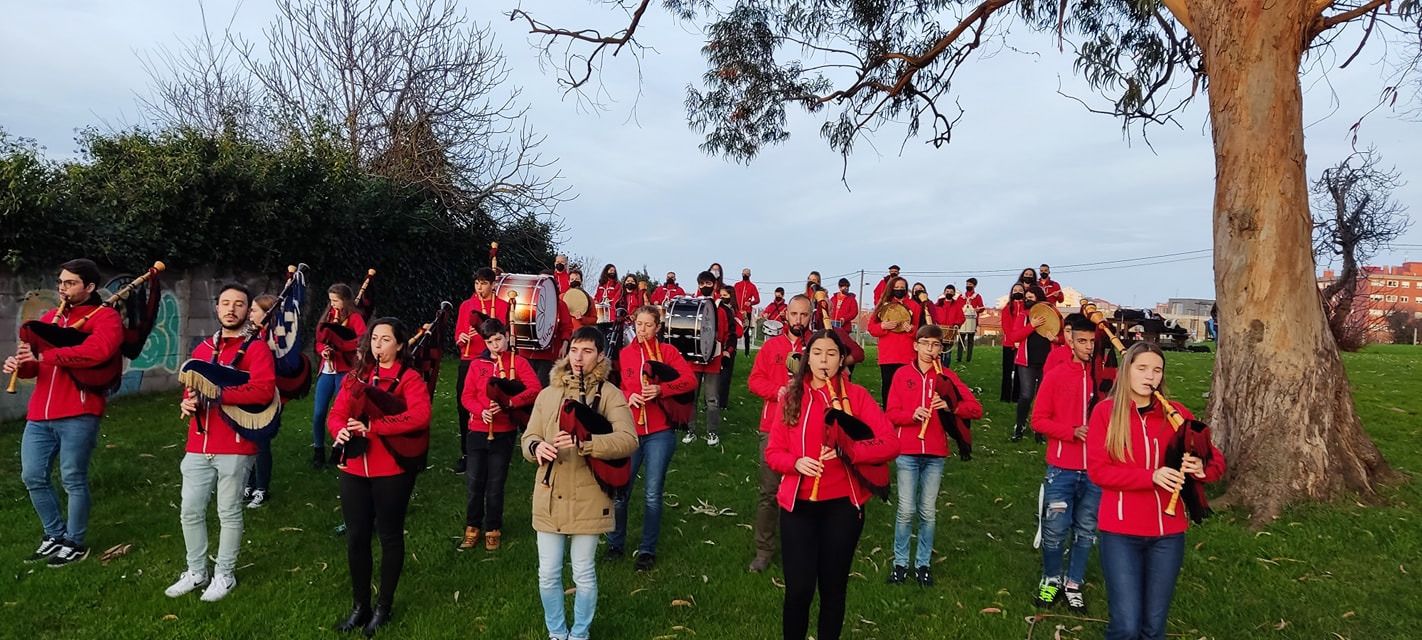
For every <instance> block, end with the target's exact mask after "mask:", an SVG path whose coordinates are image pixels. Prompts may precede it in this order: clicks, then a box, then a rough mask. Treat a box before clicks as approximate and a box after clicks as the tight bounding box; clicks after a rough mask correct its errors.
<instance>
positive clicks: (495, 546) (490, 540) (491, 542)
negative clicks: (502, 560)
mask: <svg viewBox="0 0 1422 640" xmlns="http://www.w3.org/2000/svg"><path fill="white" fill-rule="evenodd" d="M502 535H503V534H502V533H500V532H499V530H498V529H494V530H492V531H490V532H488V533H486V534H484V550H486V551H498V550H499V537H500V536H502Z"/></svg>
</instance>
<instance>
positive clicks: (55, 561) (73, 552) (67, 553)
mask: <svg viewBox="0 0 1422 640" xmlns="http://www.w3.org/2000/svg"><path fill="white" fill-rule="evenodd" d="M62 544H63V546H61V547H60V548H59V551H57V552H55V554H54V556H53V557H51V558H50V559H49V562H48V563H46V564H48V565H49V568H51V569H57V568H59V567H62V566H65V565H68V564H74V563H75V562H79V561H80V560H83V559H84V558H87V557H89V547H86V546H84V545H82V544H79V543H77V542H71V541H69V540H65V541H64V542H63V543H62Z"/></svg>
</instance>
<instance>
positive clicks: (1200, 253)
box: [899, 249, 1214, 276]
mask: <svg viewBox="0 0 1422 640" xmlns="http://www.w3.org/2000/svg"><path fill="white" fill-rule="evenodd" d="M1213 252H1214V250H1213V249H1196V250H1194V251H1177V252H1174V253H1161V254H1157V255H1152V256H1139V257H1135V258H1119V259H1116V260H1098V261H1094V262H1078V263H1074V264H1063V265H1057V266H1055V267H1052V271H1054V272H1057V273H1080V272H1082V271H1095V270H1097V269H1074V267H1095V266H1099V265H1113V264H1122V263H1128V262H1129V263H1135V262H1139V261H1143V260H1158V259H1161V258H1174V257H1177V256H1192V257H1190V258H1186V259H1189V260H1194V259H1199V258H1208V257H1210V255H1212V254H1213ZM1130 266H1141V265H1124V267H1130ZM1124 267H1122V268H1124ZM1025 268H1026V267H1021V268H1015V269H958V270H952V271H900V272H899V274H900V275H904V274H910V275H924V276H938V275H950V276H951V275H965V276H971V275H976V276H995V275H1015V274H1018V273H1021V272H1022V269H1025ZM1064 270H1065V271H1064Z"/></svg>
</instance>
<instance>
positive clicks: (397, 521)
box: [341, 473, 415, 607]
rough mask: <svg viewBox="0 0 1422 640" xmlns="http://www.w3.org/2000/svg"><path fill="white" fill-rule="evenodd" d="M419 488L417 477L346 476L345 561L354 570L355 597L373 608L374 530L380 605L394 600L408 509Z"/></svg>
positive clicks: (343, 498) (343, 500) (343, 491)
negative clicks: (371, 597)
mask: <svg viewBox="0 0 1422 640" xmlns="http://www.w3.org/2000/svg"><path fill="white" fill-rule="evenodd" d="M414 490H415V475H414V474H411V473H402V474H400V475H398V476H385V477H381V478H363V477H361V476H357V475H352V474H349V473H342V474H341V515H342V516H344V517H345V520H346V564H348V565H350V571H351V600H352V601H354V602H355V603H356V604H360V605H365V606H367V607H368V606H370V578H371V569H372V566H373V565H374V561H372V560H371V555H370V541H371V537H372V533H374V534H377V535H379V537H380V603H379V604H380V605H382V606H385V607H389V606H390V605H392V604H394V602H395V587H396V585H398V584H399V582H400V572H401V571H403V570H404V568H405V512H406V511H407V510H408V509H409V507H410V494H411V493H413V492H414Z"/></svg>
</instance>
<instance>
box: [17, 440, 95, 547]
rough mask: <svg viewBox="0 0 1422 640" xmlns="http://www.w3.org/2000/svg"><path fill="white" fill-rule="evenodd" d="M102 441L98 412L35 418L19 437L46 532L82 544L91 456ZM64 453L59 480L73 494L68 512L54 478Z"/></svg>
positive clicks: (23, 472)
mask: <svg viewBox="0 0 1422 640" xmlns="http://www.w3.org/2000/svg"><path fill="white" fill-rule="evenodd" d="M98 441H99V416H90V415H82V416H73V417H70V418H60V419H58V420H31V421H29V422H26V423H25V433H24V435H23V436H21V438H20V479H21V480H22V481H23V482H24V483H25V488H26V489H28V490H29V492H30V503H31V504H33V505H34V507H35V513H36V514H37V515H39V519H40V526H41V527H43V528H44V535H46V536H49V537H52V538H55V539H59V538H64V539H67V540H70V541H73V542H76V543H78V544H80V545H82V544H84V536H85V535H86V534H87V533H88V531H89V505H90V500H89V457H90V455H91V454H93V453H94V445H95V444H96V443H97V442H98ZM56 457H58V458H59V482H60V484H62V485H64V493H65V494H66V495H67V496H69V518H68V520H67V521H66V519H65V518H64V515H63V514H62V513H61V512H60V510H59V498H58V497H57V496H56V495H55V493H54V484H53V483H51V482H50V481H49V474H50V471H51V470H52V469H53V468H54V459H55V458H56Z"/></svg>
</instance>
